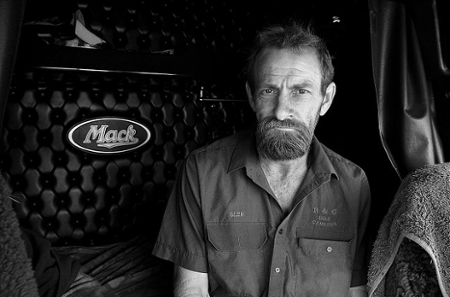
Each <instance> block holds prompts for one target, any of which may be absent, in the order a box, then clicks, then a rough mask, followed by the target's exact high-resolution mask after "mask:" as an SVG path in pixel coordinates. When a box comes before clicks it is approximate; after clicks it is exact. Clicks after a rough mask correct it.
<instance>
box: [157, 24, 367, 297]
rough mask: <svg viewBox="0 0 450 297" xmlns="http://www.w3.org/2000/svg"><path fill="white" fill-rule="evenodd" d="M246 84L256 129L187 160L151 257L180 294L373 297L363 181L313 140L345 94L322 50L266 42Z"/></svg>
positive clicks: (270, 34) (290, 33)
mask: <svg viewBox="0 0 450 297" xmlns="http://www.w3.org/2000/svg"><path fill="white" fill-rule="evenodd" d="M246 70H247V76H248V81H247V83H246V89H247V95H248V100H249V103H250V106H251V107H252V109H253V110H254V111H255V114H256V119H257V124H256V127H253V128H251V129H248V130H246V131H243V132H239V133H237V134H235V135H232V136H230V137H227V138H225V139H222V140H218V141H217V142H215V143H213V144H211V145H208V146H206V147H204V148H201V149H198V150H196V151H194V152H193V153H191V154H190V155H189V157H188V158H187V159H186V160H185V162H184V164H183V166H182V168H181V170H180V171H179V175H178V178H177V181H176V184H175V185H174V188H173V191H172V194H171V196H170V199H169V201H168V205H167V209H166V213H165V216H164V220H163V223H162V226H161V230H160V234H159V237H158V239H157V242H156V244H155V247H154V250H153V253H154V255H156V256H158V257H160V258H162V259H166V260H169V261H172V262H173V263H174V264H175V278H174V295H175V296H270V297H280V296H320V297H324V296H332V297H340V296H342V297H347V296H366V290H365V284H366V270H365V258H366V251H365V249H364V246H365V245H364V234H365V230H366V225H367V220H368V217H369V211H370V190H369V184H368V181H367V178H366V175H365V173H364V171H363V170H362V169H361V168H360V167H358V166H357V165H355V164H354V163H352V162H350V161H349V160H347V159H344V158H343V157H341V156H339V155H338V154H336V153H334V152H333V151H331V150H330V149H328V148H327V147H325V146H324V145H323V144H321V143H320V142H319V141H318V140H317V138H316V137H315V136H314V130H315V127H316V125H317V122H318V119H319V117H320V116H322V115H324V114H325V113H326V112H327V111H328V109H329V108H330V106H331V104H332V102H333V99H334V96H335V93H336V85H335V83H334V82H333V75H334V69H333V65H332V61H331V57H330V54H329V52H328V50H327V48H326V46H325V43H324V42H323V40H321V39H320V38H319V37H318V36H317V35H315V34H314V33H313V32H312V30H311V29H310V28H305V27H303V26H301V25H298V24H291V25H288V26H274V27H270V28H267V29H265V30H264V31H262V32H260V33H259V35H258V37H257V39H256V45H255V47H254V50H253V52H252V54H251V55H250V57H249V60H248V65H247V68H246Z"/></svg>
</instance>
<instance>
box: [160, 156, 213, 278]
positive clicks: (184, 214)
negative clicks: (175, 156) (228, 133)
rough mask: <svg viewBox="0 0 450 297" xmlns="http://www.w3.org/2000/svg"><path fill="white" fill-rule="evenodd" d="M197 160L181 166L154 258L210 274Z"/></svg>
mask: <svg viewBox="0 0 450 297" xmlns="http://www.w3.org/2000/svg"><path fill="white" fill-rule="evenodd" d="M199 187H200V184H199V180H198V168H197V164H196V162H195V159H194V158H193V157H191V156H190V157H188V158H187V159H186V160H185V162H184V163H183V165H182V166H181V168H180V170H179V173H178V176H177V179H176V182H175V184H174V187H173V188H172V192H171V194H170V197H169V200H168V202H167V206H166V210H165V213H164V217H163V221H162V224H161V229H160V231H159V235H158V238H157V240H156V243H155V246H154V249H153V255H155V256H157V257H159V258H161V259H164V260H168V261H171V262H173V263H174V264H176V265H179V266H181V267H184V268H186V269H189V270H193V271H197V272H207V267H208V265H207V261H206V251H205V243H204V242H205V228H204V223H203V216H202V211H201V200H200V197H199V192H200V191H199Z"/></svg>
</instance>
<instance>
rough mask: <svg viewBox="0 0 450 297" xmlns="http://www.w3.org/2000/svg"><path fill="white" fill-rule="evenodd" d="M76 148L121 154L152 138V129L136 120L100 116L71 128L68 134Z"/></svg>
mask: <svg viewBox="0 0 450 297" xmlns="http://www.w3.org/2000/svg"><path fill="white" fill-rule="evenodd" d="M67 138H68V139H69V142H70V144H72V145H73V146H74V147H75V148H77V149H79V150H81V151H84V152H90V153H96V154H119V153H124V152H129V151H132V150H136V149H138V148H140V147H141V146H143V145H144V144H146V143H147V142H148V141H149V140H150V130H149V129H148V128H147V127H145V126H144V125H143V124H141V123H138V122H136V121H132V120H128V119H125V118H119V117H99V118H94V119H90V120H87V121H83V122H81V123H79V124H76V125H75V126H73V127H72V128H70V130H69V133H68V135H67Z"/></svg>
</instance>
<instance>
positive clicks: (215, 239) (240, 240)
mask: <svg viewBox="0 0 450 297" xmlns="http://www.w3.org/2000/svg"><path fill="white" fill-rule="evenodd" d="M206 228H207V232H208V240H209V242H210V243H211V244H212V245H213V246H214V247H215V248H216V249H217V250H219V251H245V250H255V249H259V248H261V247H262V246H263V245H264V243H265V242H266V240H267V231H266V225H265V224H264V223H209V224H207V226H206Z"/></svg>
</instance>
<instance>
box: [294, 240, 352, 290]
mask: <svg viewBox="0 0 450 297" xmlns="http://www.w3.org/2000/svg"><path fill="white" fill-rule="evenodd" d="M351 244H352V241H351V240H324V239H313V238H301V237H300V238H298V253H297V256H298V258H297V265H296V274H297V281H296V283H297V285H296V286H297V287H298V288H301V290H302V291H303V292H310V293H311V292H320V294H317V295H314V294H313V295H311V296H347V295H346V294H348V290H349V288H350V282H351V275H352V255H351ZM305 296H310V295H308V294H305Z"/></svg>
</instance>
